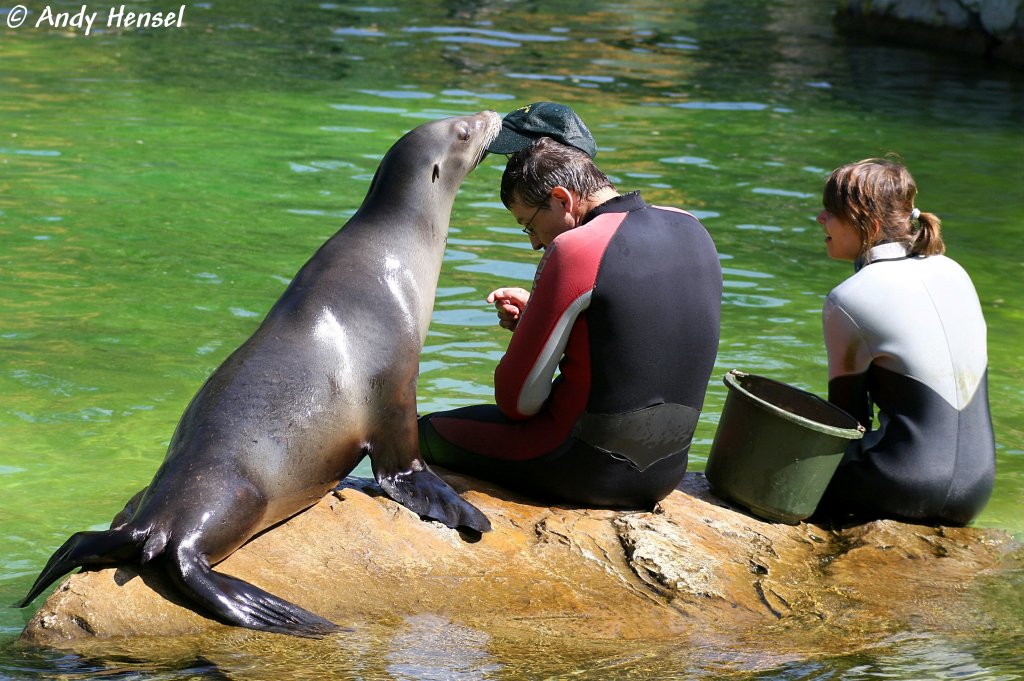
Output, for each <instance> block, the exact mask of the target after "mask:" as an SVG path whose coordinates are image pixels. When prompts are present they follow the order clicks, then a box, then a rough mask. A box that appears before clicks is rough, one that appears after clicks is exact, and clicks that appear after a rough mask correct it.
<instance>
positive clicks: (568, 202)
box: [551, 186, 577, 213]
mask: <svg viewBox="0 0 1024 681" xmlns="http://www.w3.org/2000/svg"><path fill="white" fill-rule="evenodd" d="M551 198H553V199H554V200H555V201H558V202H559V203H561V204H562V206H563V207H564V208H565V212H566V213H572V212H573V210H574V209H575V208H576V203H577V199H576V195H575V194H573V193H572V191H571V190H569V189H566V188H565V187H562V186H556V187H554V188H553V189H552V190H551Z"/></svg>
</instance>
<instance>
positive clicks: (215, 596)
mask: <svg viewBox="0 0 1024 681" xmlns="http://www.w3.org/2000/svg"><path fill="white" fill-rule="evenodd" d="M169 553H170V552H168V554H169ZM176 553H177V554H178V559H177V560H175V559H173V558H172V557H171V556H170V555H168V554H165V557H166V558H167V565H168V572H169V573H170V576H171V577H172V578H173V579H174V581H175V582H177V583H178V585H179V586H180V587H181V589H182V591H183V592H184V594H185V595H186V596H188V597H189V599H190V600H192V601H193V602H194V603H195V604H196V605H198V606H200V607H201V608H203V610H205V611H206V612H207V613H210V614H212V615H214V616H216V617H217V618H219V619H220V620H221V621H223V622H226V623H228V624H235V625H238V626H242V627H247V628H249V629H256V630H259V631H272V632H275V633H278V634H291V635H292V636H303V637H305V638H322V637H324V636H326V635H327V634H331V633H334V632H337V631H345V630H344V629H343V628H342V627H339V626H338V625H336V624H334V623H333V622H331V621H329V620H326V619H324V618H323V617H320V616H319V615H314V614H313V613H311V612H309V611H308V610H304V609H302V608H300V607H299V606H297V605H295V604H294V603H289V602H288V601H286V600H284V599H281V598H278V597H277V596H274V595H273V594H269V593H267V592H266V591H264V590H263V589H260V588H259V587H256V586H253V585H252V584H250V583H248V582H244V581H242V580H241V579H238V578H236V577H231V576H229V575H225V574H222V573H219V572H214V571H213V570H211V569H210V566H209V564H208V563H207V561H206V559H205V558H203V557H201V556H199V555H196V554H193V553H190V552H188V551H187V550H184V549H181V548H179V549H178V550H177V551H176Z"/></svg>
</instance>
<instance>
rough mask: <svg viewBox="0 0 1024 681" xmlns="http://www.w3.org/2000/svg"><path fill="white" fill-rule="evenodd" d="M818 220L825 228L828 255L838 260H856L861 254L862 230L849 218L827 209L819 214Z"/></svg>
mask: <svg viewBox="0 0 1024 681" xmlns="http://www.w3.org/2000/svg"><path fill="white" fill-rule="evenodd" d="M818 222H819V223H820V224H821V226H822V227H824V228H825V248H827V249H828V257H830V258H834V259H836V260H850V261H853V260H856V259H857V257H858V256H859V255H860V248H861V240H860V231H859V230H858V229H857V228H856V227H854V226H853V224H851V223H850V222H849V221H848V220H844V219H842V218H841V217H838V216H836V215H833V214H832V213H830V212H828V211H827V210H823V211H821V213H819V214H818Z"/></svg>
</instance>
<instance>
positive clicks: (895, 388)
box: [822, 243, 995, 524]
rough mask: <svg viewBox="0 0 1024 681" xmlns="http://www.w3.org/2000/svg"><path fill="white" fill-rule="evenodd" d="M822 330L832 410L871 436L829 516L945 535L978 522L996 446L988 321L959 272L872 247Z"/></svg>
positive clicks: (830, 303)
mask: <svg viewBox="0 0 1024 681" xmlns="http://www.w3.org/2000/svg"><path fill="white" fill-rule="evenodd" d="M823 324H824V330H825V345H826V348H827V350H828V365H829V401H830V402H832V403H833V404H835V405H837V406H839V407H841V408H842V409H845V410H846V411H848V412H849V413H850V414H851V415H853V416H854V417H856V418H857V420H858V421H860V422H861V424H863V425H864V426H865V427H866V428H868V429H869V432H868V433H867V434H866V435H865V437H864V439H863V440H860V441H857V442H854V443H852V444H851V445H850V448H849V449H848V450H847V452H846V455H845V456H844V458H843V461H842V463H841V464H840V467H839V470H838V471H837V472H836V475H835V477H834V478H833V479H832V482H831V484H830V485H829V488H828V490H827V491H826V493H825V499H824V500H823V503H822V508H823V509H825V510H826V512H827V513H828V512H853V513H856V514H861V515H868V516H873V517H894V518H903V519H909V520H918V521H924V522H938V523H950V524H964V523H967V522H969V521H970V520H971V519H973V518H974V517H975V516H977V515H978V513H980V512H981V510H982V509H983V508H984V506H985V503H986V502H987V501H988V498H989V495H990V494H991V492H992V483H993V478H994V474H995V441H994V437H993V433H992V418H991V416H990V414H989V406H988V385H987V377H986V376H987V367H988V354H987V349H986V329H985V319H984V317H983V316H982V312H981V304H980V303H979V301H978V295H977V293H976V292H975V290H974V285H973V284H972V282H971V279H970V277H969V276H968V275H967V273H966V272H965V271H964V270H963V268H962V267H960V265H958V264H957V263H956V262H954V261H953V260H950V259H949V258H947V257H945V256H941V255H938V256H930V257H915V256H908V255H907V250H906V248H905V246H904V245H903V244H900V243H886V244H881V245H878V246H875V247H874V248H873V249H872V250H871V253H870V264H869V265H867V266H865V267H863V268H860V269H859V270H858V271H857V273H856V274H854V275H853V276H852V277H850V278H849V279H847V280H846V281H844V282H843V283H842V284H840V285H839V286H837V287H836V288H835V289H833V290H832V292H831V293H830V294H829V295H828V298H827V299H826V301H825V307H824V311H823ZM873 407H877V409H878V424H877V427H875V428H874V429H872V428H871V426H872V416H873Z"/></svg>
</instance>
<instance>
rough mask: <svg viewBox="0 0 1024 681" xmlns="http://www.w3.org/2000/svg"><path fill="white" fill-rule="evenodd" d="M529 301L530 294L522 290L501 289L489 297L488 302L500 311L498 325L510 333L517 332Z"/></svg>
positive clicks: (492, 292) (491, 293)
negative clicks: (520, 317)
mask: <svg viewBox="0 0 1024 681" xmlns="http://www.w3.org/2000/svg"><path fill="white" fill-rule="evenodd" d="M529 299H530V292H529V291H527V290H526V289H522V288H499V289H496V290H494V291H491V292H490V293H489V294H488V295H487V302H488V303H493V304H494V307H495V308H497V310H498V325H499V326H501V328H503V329H508V330H509V331H515V330H516V325H517V324H519V316H520V315H521V314H523V310H525V309H526V301H528V300H529Z"/></svg>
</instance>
